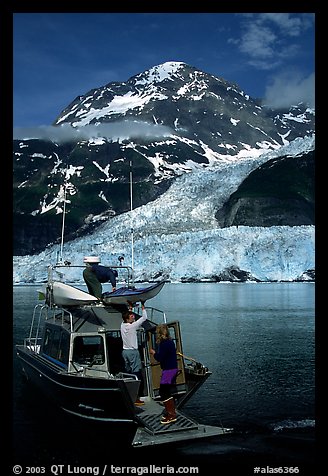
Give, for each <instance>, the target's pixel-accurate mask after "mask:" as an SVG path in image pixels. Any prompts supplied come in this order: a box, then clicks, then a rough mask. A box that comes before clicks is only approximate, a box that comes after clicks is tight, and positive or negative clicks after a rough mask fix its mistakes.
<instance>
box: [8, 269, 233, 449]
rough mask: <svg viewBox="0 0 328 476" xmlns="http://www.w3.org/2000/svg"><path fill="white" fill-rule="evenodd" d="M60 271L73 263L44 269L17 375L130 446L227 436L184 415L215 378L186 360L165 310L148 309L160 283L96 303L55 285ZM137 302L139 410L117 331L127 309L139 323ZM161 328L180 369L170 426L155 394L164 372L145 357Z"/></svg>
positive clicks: (175, 323) (176, 324) (68, 287)
mask: <svg viewBox="0 0 328 476" xmlns="http://www.w3.org/2000/svg"><path fill="white" fill-rule="evenodd" d="M60 267H62V268H63V267H64V268H65V269H71V268H72V266H71V264H70V263H69V264H68V265H67V264H65V265H64V266H63V265H62V264H59V265H55V266H53V267H49V273H48V282H47V284H46V289H45V292H44V293H43V296H42V297H43V299H42V302H40V303H38V304H37V305H36V306H35V308H34V310H33V313H32V318H31V325H30V330H29V333H28V335H27V336H26V338H25V339H24V342H23V343H21V344H19V345H17V346H16V355H17V358H18V359H19V361H20V364H21V368H22V374H23V375H24V376H25V378H26V379H27V380H28V381H30V382H31V383H32V384H34V385H35V386H37V387H38V388H39V389H40V390H41V392H42V394H43V395H46V396H47V397H48V398H49V401H50V400H51V401H52V402H53V403H54V404H55V405H57V406H58V407H59V408H60V409H61V410H62V411H64V412H67V413H69V414H71V415H72V416H73V418H77V419H79V420H80V421H86V422H91V421H96V422H100V423H101V424H104V425H109V426H110V425H111V424H118V425H120V427H126V428H127V431H129V432H130V433H131V439H130V444H131V446H133V447H145V446H152V445H160V444H165V443H172V442H179V441H184V440H193V439H198V438H208V437H213V436H218V435H225V434H227V433H230V432H231V429H229V428H223V427H216V426H211V425H205V424H201V423H198V422H196V421H195V420H194V419H192V418H190V417H188V415H187V414H185V413H183V412H182V408H183V406H184V405H185V403H186V402H187V401H188V400H189V399H190V398H191V397H192V396H193V395H194V394H195V392H196V391H197V390H198V389H199V388H200V387H201V386H202V385H203V384H204V382H206V380H207V379H208V378H209V377H210V375H211V373H212V372H211V371H210V370H209V369H208V368H207V367H206V366H205V365H203V364H202V363H200V362H198V361H197V360H196V359H194V358H192V357H187V356H185V355H184V353H183V341H182V336H181V331H180V324H179V321H178V320H173V321H170V322H168V321H167V319H166V315H165V312H164V311H161V310H159V309H157V308H154V307H151V306H149V302H148V301H150V300H151V299H152V298H153V297H154V296H155V295H156V294H157V293H158V292H160V290H161V289H162V288H163V286H164V282H160V283H158V284H154V285H151V286H147V287H142V288H139V290H138V288H135V289H133V288H134V286H132V285H130V283H128V286H125V288H128V289H124V290H123V291H121V294H120V293H109V294H106V293H105V296H104V298H103V299H101V300H100V299H97V298H94V296H91V295H90V294H89V293H87V292H85V291H83V290H80V289H78V288H76V287H75V286H72V285H71V284H69V283H65V282H64V281H63V280H62V279H61V280H60V281H59V280H56V279H54V271H56V269H57V268H60ZM61 276H62V274H61ZM132 291H134V294H133V292H132ZM122 296H123V298H122ZM115 297H121V298H122V300H119V299H118V300H116V299H115ZM132 301H133V302H132ZM141 301H142V302H145V306H146V310H147V315H148V320H147V321H146V322H145V323H144V324H143V325H142V327H141V328H140V330H139V331H138V332H139V350H140V356H141V360H142V363H143V369H142V374H143V380H144V386H143V387H144V391H143V393H144V394H143V396H141V399H142V400H143V401H144V405H143V406H141V407H137V406H136V405H135V404H134V402H135V401H136V397H137V395H138V391H139V387H140V383H141V381H140V380H138V379H137V377H136V376H135V375H133V374H129V373H126V372H125V370H124V365H123V359H122V339H121V335H120V327H121V323H122V313H123V312H124V311H126V310H127V309H128V307H129V306H130V308H131V305H132V306H133V307H132V309H133V312H134V313H135V315H136V319H138V318H139V317H140V316H141V314H142V311H141V304H140V303H141ZM127 303H129V304H127ZM163 322H164V323H166V324H167V325H168V327H169V330H170V334H171V336H172V338H173V339H174V342H175V345H176V349H177V358H178V366H179V373H178V377H177V379H176V386H175V389H174V398H175V402H176V408H177V420H176V422H174V423H170V424H169V425H162V424H161V423H160V418H161V415H162V412H163V406H162V405H161V402H160V395H159V385H160V375H161V368H160V364H159V363H158V362H157V361H156V360H155V359H154V357H153V356H152V355H151V353H150V349H151V348H155V329H156V326H157V325H158V324H160V323H163ZM40 395H41V394H40Z"/></svg>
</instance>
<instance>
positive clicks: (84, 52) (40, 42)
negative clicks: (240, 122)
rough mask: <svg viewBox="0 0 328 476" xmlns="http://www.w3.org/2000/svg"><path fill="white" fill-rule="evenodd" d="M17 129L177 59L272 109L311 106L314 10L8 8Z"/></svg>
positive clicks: (49, 118)
mask: <svg viewBox="0 0 328 476" xmlns="http://www.w3.org/2000/svg"><path fill="white" fill-rule="evenodd" d="M13 18H14V23H13V28H14V37H13V67H14V69H13V88H14V89H13V108H14V109H13V113H14V127H31V126H43V125H50V124H52V122H54V120H55V119H56V118H57V116H58V115H59V114H60V113H61V111H62V110H63V109H64V108H65V107H66V106H68V105H69V104H70V103H71V102H72V101H73V100H74V99H75V98H76V96H79V95H84V94H86V93H87V92H88V91H89V90H91V89H94V88H97V87H100V86H104V85H105V84H107V83H110V82H112V81H118V82H123V81H127V80H128V79H129V78H130V77H131V76H134V75H136V74H138V73H141V72H142V71H145V70H146V69H149V68H151V67H152V66H156V65H158V64H161V63H164V62H166V61H182V62H185V63H188V64H189V65H191V66H194V67H196V68H198V69H200V70H202V71H205V72H207V73H210V74H213V75H214V76H217V77H221V78H224V79H226V80H227V81H230V82H233V83H236V84H237V85H238V86H239V87H240V88H241V89H242V90H243V91H244V92H245V93H246V94H249V95H250V96H251V97H253V98H256V97H262V98H265V102H266V103H267V104H268V105H270V106H272V107H276V106H277V107H278V106H284V105H290V104H295V103H298V102H300V101H306V102H308V104H309V105H310V106H314V73H315V69H314V68H315V66H314V56H315V55H314V53H315V52H314V39H315V38H314V36H315V25H314V20H315V19H314V14H313V13H256V14H255V13H239V14H238V13H14V15H13Z"/></svg>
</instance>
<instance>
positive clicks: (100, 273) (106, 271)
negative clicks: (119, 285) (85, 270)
mask: <svg viewBox="0 0 328 476" xmlns="http://www.w3.org/2000/svg"><path fill="white" fill-rule="evenodd" d="M91 269H92V271H93V272H94V274H95V275H96V277H97V279H98V281H99V282H100V283H107V282H108V281H110V283H111V285H112V286H113V287H114V288H115V287H116V276H117V271H114V270H112V269H111V268H107V267H106V266H101V265H99V264H93V265H92V266H91Z"/></svg>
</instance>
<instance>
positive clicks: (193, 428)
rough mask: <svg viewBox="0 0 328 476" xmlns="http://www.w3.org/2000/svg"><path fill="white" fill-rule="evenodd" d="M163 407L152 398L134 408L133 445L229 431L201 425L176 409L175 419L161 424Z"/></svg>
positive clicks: (167, 441) (165, 441)
mask: <svg viewBox="0 0 328 476" xmlns="http://www.w3.org/2000/svg"><path fill="white" fill-rule="evenodd" d="M163 410H164V407H163V406H162V405H160V403H159V402H155V401H153V400H149V401H145V405H144V406H142V407H138V408H137V410H136V419H137V420H138V422H139V423H140V425H141V426H140V427H139V428H138V430H137V432H136V435H135V437H134V440H133V443H132V444H133V446H150V445H160V444H164V443H173V442H178V441H183V440H193V439H198V438H208V437H211V436H219V435H224V434H227V433H231V429H227V428H222V427H215V426H209V425H202V424H199V423H197V422H196V421H194V420H193V419H191V418H189V417H187V416H186V415H184V414H183V413H182V412H181V411H179V410H177V421H176V422H173V423H170V424H167V425H163V424H162V423H161V422H160V419H161V414H162V412H163Z"/></svg>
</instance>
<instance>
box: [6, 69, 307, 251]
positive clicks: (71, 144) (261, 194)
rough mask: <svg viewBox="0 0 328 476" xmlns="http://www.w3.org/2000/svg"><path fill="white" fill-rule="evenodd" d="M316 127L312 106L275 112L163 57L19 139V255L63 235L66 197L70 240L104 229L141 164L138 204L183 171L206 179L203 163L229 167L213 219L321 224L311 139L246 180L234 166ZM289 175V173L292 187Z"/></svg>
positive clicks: (124, 201)
mask: <svg viewBox="0 0 328 476" xmlns="http://www.w3.org/2000/svg"><path fill="white" fill-rule="evenodd" d="M314 130H315V116H314V111H313V110H310V109H308V108H306V106H305V105H302V104H299V105H296V106H294V107H292V108H290V110H288V111H287V110H284V111H283V110H279V111H277V110H275V111H273V110H271V109H270V108H268V107H266V106H265V105H261V104H260V102H259V101H258V100H253V99H252V98H250V97H249V96H248V95H247V94H245V93H244V92H243V91H242V90H240V89H239V87H238V86H237V85H235V84H232V83H228V82H227V81H225V80H224V79H222V78H216V77H214V76H212V75H209V74H207V73H205V72H202V71H200V70H198V69H196V68H193V67H191V66H189V65H186V64H185V63H177V62H170V63H164V64H163V65H159V66H155V67H154V68H151V69H150V70H148V71H145V72H143V73H140V74H138V75H136V76H133V77H132V78H130V79H129V80H128V81H126V82H124V83H109V84H107V85H106V86H104V87H102V88H97V89H93V90H92V91H89V92H88V93H86V94H85V95H84V96H80V97H78V98H76V99H75V100H74V101H73V102H72V103H71V104H70V105H69V106H68V107H67V108H65V110H64V111H63V112H62V113H61V114H60V115H59V116H58V117H57V119H56V120H55V121H54V123H53V127H52V128H49V129H48V130H46V131H44V133H43V136H42V137H41V138H40V137H37V136H33V135H32V136H31V135H30V136H29V138H26V137H25V138H16V139H15V140H14V254H15V255H17V256H20V255H21V256H22V255H31V254H37V253H40V252H42V250H44V249H45V248H46V246H48V245H49V244H51V243H54V242H56V240H57V242H58V240H59V239H60V236H61V217H62V212H63V204H64V197H66V200H65V203H66V212H67V213H66V220H65V239H66V242H68V241H69V240H71V239H76V238H79V237H86V236H89V235H90V233H92V232H93V231H97V230H98V229H99V232H100V229H101V224H107V223H112V224H113V226H114V221H115V220H114V218H118V217H119V216H120V215H121V214H126V212H128V211H129V210H130V207H131V202H130V178H131V175H130V173H131V171H132V172H133V208H139V207H142V206H145V205H146V204H149V203H151V202H154V201H156V200H160V203H162V200H164V197H165V196H166V194H167V193H169V191H170V189H171V188H172V186H173V185H174V184H175V182H176V181H177V179H178V178H179V177H181V178H182V177H184V176H187V175H189V176H190V178H191V179H192V180H191V184H192V185H190V186H192V187H195V188H196V189H197V186H196V184H195V183H194V181H195V180H197V181H199V180H200V177H202V175H203V172H205V171H206V170H212V169H214V168H218V167H221V166H227V167H228V168H227V170H229V173H227V176H228V175H229V178H228V177H225V180H228V181H229V183H230V182H231V194H230V195H229V194H228V195H227V196H226V200H225V202H222V201H221V200H220V201H219V203H217V204H216V205H215V207H216V208H215V209H214V210H213V214H212V215H211V218H210V227H211V228H213V229H215V228H222V227H223V228H224V227H229V226H231V225H234V226H237V225H238V226H243V225H248V226H270V227H271V226H280V225H293V226H300V225H311V224H312V225H313V224H314V186H313V175H314V174H313V168H314V151H313V150H312V151H310V152H308V151H307V152H306V154H308V153H309V155H308V156H304V157H298V158H297V160H288V157H284V156H283V152H281V156H280V158H279V154H278V155H277V154H275V159H274V166H273V167H271V165H270V164H267V165H266V167H265V168H262V169H259V170H257V171H256V170H251V169H250V171H249V173H251V172H252V173H253V174H255V175H252V176H250V177H248V175H246V176H245V177H244V179H245V182H244V183H243V184H241V183H239V182H238V177H236V176H235V175H234V174H235V172H236V169H237V167H238V164H240V163H243V162H244V161H245V159H247V160H249V161H250V162H251V163H252V164H253V166H254V165H255V164H257V162H256V159H257V158H258V157H261V156H262V155H263V153H265V152H270V151H272V152H275V151H278V150H282V149H283V146H288V144H291V143H293V142H295V140H297V139H302V138H307V137H311V136H312V135H313V134H314ZM47 135H49V138H47V137H46V136H47ZM247 160H246V161H247ZM260 162H261V161H260ZM304 164H305V165H304ZM131 165H132V168H131ZM259 166H260V165H259ZM263 167H264V166H263ZM204 176H205V175H204ZM270 176H271V179H270ZM282 177H285V178H286V177H288V178H289V185H288V187H289V189H290V193H289V194H287V193H286V194H285V195H284V196H282V194H281V187H280V185H279V184H280V183H281V182H280V181H281V178H282ZM264 178H265V180H264ZM270 180H271V181H273V183H275V184H276V185H277V186H276V187H270V186H269V185H270ZM64 185H65V187H64ZM265 185H266V186H265ZM203 186H204V200H205V201H208V200H209V198H208V197H209V196H210V195H211V190H210V187H221V186H222V184H221V183H219V182H214V183H213V182H211V181H210V182H209V183H208V184H206V183H205V182H204V184H203ZM238 186H240V189H239V190H237V188H238ZM285 186H286V183H285V182H284V188H285ZM288 187H287V188H288ZM287 188H286V190H287ZM232 194H234V195H232ZM156 203H157V202H156ZM213 207H214V205H213ZM277 208H279V211H278V212H277ZM237 210H238V211H237ZM291 210H292V211H291ZM204 220H205V222H207V218H206V217H204ZM186 221H187V222H188V229H192V228H197V227H199V226H200V227H201V228H204V224H203V223H202V217H197V220H195V224H194V223H193V221H194V215H192V216H189V217H188V219H187V220H186ZM163 231H164V233H166V232H170V229H168V230H166V229H165V227H164V228H163Z"/></svg>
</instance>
